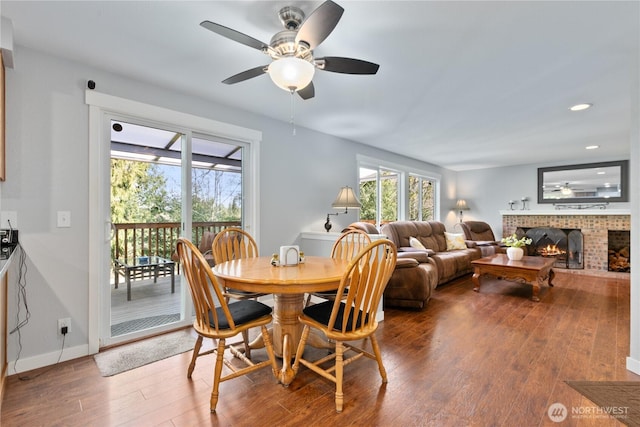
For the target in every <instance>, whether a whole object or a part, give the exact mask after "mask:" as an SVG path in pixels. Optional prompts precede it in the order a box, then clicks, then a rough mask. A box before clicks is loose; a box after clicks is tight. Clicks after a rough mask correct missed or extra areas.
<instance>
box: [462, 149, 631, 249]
mask: <svg viewBox="0 0 640 427" xmlns="http://www.w3.org/2000/svg"><path fill="white" fill-rule="evenodd" d="M609 160H626V159H620V158H615V159H613V158H612V159H608V158H602V157H599V158H598V159H597V160H594V162H601V161H609ZM581 163H586V162H581ZM563 164H567V163H566V162H565V163H563ZM548 166H558V164H557V163H553V164H541V165H531V164H529V165H519V166H509V167H502V168H491V169H481V170H474V171H464V172H458V174H457V185H456V187H457V190H458V195H459V196H460V198H463V199H465V200H466V201H467V204H468V206H469V208H470V210H469V211H466V212H465V213H464V218H465V219H468V220H477V221H485V222H487V223H489V224H490V225H491V228H492V229H493V232H494V234H495V235H496V238H497V239H499V238H501V237H502V217H501V216H500V213H499V212H500V211H501V210H508V209H509V201H510V200H515V201H517V202H518V204H517V205H514V209H522V202H521V199H522V198H523V197H527V198H528V199H529V201H528V202H527V209H529V210H532V211H536V210H547V211H548V210H550V209H553V206H552V205H550V204H538V193H537V187H538V168H539V167H548ZM632 167H633V164H632ZM630 194H633V193H632V192H630ZM609 208H610V209H630V203H611V204H610V205H609Z"/></svg>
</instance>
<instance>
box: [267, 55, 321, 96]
mask: <svg viewBox="0 0 640 427" xmlns="http://www.w3.org/2000/svg"><path fill="white" fill-rule="evenodd" d="M267 71H268V73H269V77H271V80H272V81H273V82H274V83H275V84H276V86H278V87H279V88H281V89H283V90H286V91H287V92H291V91H298V90H300V89H304V88H305V87H307V86H308V85H309V83H311V80H313V75H314V74H315V71H316V67H314V65H313V64H312V63H310V62H309V61H305V60H304V59H300V58H296V57H294V56H287V57H284V58H280V59H276V60H275V61H273V62H272V63H271V64H269V68H268V70H267Z"/></svg>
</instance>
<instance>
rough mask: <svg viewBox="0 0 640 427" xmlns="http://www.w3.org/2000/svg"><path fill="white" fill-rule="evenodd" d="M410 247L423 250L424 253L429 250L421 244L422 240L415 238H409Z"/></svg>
mask: <svg viewBox="0 0 640 427" xmlns="http://www.w3.org/2000/svg"><path fill="white" fill-rule="evenodd" d="M409 246H411V247H412V248H414V249H422V250H423V251H426V250H427V248H425V247H424V245H423V244H422V243H420V240H418V239H416V238H415V237H409Z"/></svg>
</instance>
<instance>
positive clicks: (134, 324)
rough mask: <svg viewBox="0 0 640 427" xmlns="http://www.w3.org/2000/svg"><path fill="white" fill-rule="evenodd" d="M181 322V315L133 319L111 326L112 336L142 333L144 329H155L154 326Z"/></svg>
mask: <svg viewBox="0 0 640 427" xmlns="http://www.w3.org/2000/svg"><path fill="white" fill-rule="evenodd" d="M179 320H180V314H179V313H176V314H164V315H161V316H152V317H145V318H143V319H133V320H128V321H126V322H122V323H118V324H115V325H111V336H112V337H117V336H119V335H124V334H128V333H131V332H136V331H141V330H143V329H149V328H153V327H154V326H160V325H166V324H167V323H174V322H177V321H179Z"/></svg>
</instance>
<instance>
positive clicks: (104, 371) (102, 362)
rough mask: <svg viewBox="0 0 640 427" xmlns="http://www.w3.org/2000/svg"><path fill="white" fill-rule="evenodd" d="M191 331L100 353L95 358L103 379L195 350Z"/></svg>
mask: <svg viewBox="0 0 640 427" xmlns="http://www.w3.org/2000/svg"><path fill="white" fill-rule="evenodd" d="M190 331H191V329H187V330H181V331H177V332H172V333H169V334H164V335H160V336H157V337H153V338H148V339H144V340H142V341H137V342H134V343H131V344H126V345H122V346H119V347H115V348H112V349H110V350H106V351H104V352H100V353H98V354H96V355H95V356H93V359H94V360H95V362H96V365H98V369H99V370H100V374H101V375H102V376H103V377H110V376H112V375H116V374H119V373H121V372H125V371H129V370H131V369H134V368H138V367H140V366H144V365H147V364H149V363H153V362H156V361H158V360H162V359H166V358H167V357H171V356H175V355H176V354H180V353H184V352H185V351H189V350H192V349H193V346H194V344H195V342H196V338H195V336H193V335H192V334H191V332H190Z"/></svg>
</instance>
